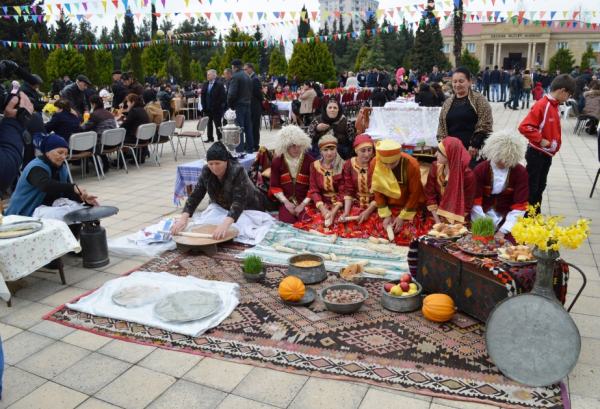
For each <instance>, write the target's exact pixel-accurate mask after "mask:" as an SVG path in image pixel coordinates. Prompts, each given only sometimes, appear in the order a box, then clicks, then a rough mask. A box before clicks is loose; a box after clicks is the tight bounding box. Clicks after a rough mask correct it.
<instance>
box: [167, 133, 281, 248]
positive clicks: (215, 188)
mask: <svg viewBox="0 0 600 409" xmlns="http://www.w3.org/2000/svg"><path fill="white" fill-rule="evenodd" d="M206 161H207V165H206V166H204V168H202V173H201V174H200V178H199V179H198V184H197V185H196V187H195V188H194V191H193V192H192V194H191V195H190V197H188V199H187V202H186V203H185V207H184V208H183V212H182V214H181V217H180V218H179V220H178V221H177V222H176V223H175V224H174V225H173V227H172V228H171V233H172V234H177V233H179V232H180V231H182V230H183V229H185V227H186V226H187V224H188V221H189V218H190V217H191V216H192V215H193V214H194V211H196V208H197V207H198V205H199V204H200V202H201V201H202V199H204V196H205V195H206V194H207V193H208V197H209V198H210V201H211V202H212V203H216V204H218V205H219V206H221V207H222V208H224V209H226V210H228V213H227V216H226V217H225V219H224V220H223V221H222V222H221V224H220V225H219V226H218V227H217V228H216V229H215V231H214V233H213V238H214V239H215V240H220V239H222V238H223V237H225V234H226V233H227V230H228V229H229V227H230V226H231V225H232V224H233V223H235V222H236V221H237V220H238V218H239V217H240V216H241V214H242V212H243V211H244V210H258V211H266V210H274V206H273V204H272V203H271V202H270V201H269V199H268V198H267V196H266V195H265V194H264V193H263V192H261V191H260V190H259V189H258V188H257V187H256V186H255V185H254V184H253V183H252V182H251V181H250V178H249V177H248V174H247V173H246V171H245V170H244V168H243V167H242V165H240V164H239V163H238V161H237V160H236V159H234V158H233V157H232V156H231V155H230V154H229V152H228V151H227V148H226V147H225V145H223V144H222V143H221V142H216V143H215V144H213V145H212V146H211V147H210V149H209V150H208V152H207V153H206Z"/></svg>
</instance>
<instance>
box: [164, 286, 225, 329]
mask: <svg viewBox="0 0 600 409" xmlns="http://www.w3.org/2000/svg"><path fill="white" fill-rule="evenodd" d="M222 304H223V302H222V301H221V297H219V295H218V294H215V293H211V292H208V291H197V290H192V291H179V292H176V293H173V294H169V295H167V296H166V297H165V298H163V299H162V300H160V301H159V302H158V303H157V304H156V305H155V306H154V313H155V314H156V316H157V317H158V318H159V319H160V320H162V321H166V322H188V321H196V320H200V319H202V318H206V317H208V316H210V315H212V314H214V313H215V312H217V311H218V310H219V308H221V306H222Z"/></svg>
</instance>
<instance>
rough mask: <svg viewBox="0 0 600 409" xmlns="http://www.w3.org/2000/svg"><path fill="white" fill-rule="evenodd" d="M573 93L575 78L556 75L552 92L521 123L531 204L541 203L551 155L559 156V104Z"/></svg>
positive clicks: (535, 105) (536, 104)
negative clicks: (525, 143)
mask: <svg viewBox="0 0 600 409" xmlns="http://www.w3.org/2000/svg"><path fill="white" fill-rule="evenodd" d="M573 92H575V80H574V79H573V77H571V76H570V75H568V74H562V75H559V76H557V77H556V78H554V80H553V81H552V84H550V93H549V94H547V95H545V96H544V97H543V98H542V99H540V100H539V101H537V102H536V103H535V104H534V105H533V106H532V107H531V110H530V111H529V113H528V114H527V116H526V117H525V119H523V121H522V122H521V124H520V125H519V132H521V133H522V134H523V135H524V136H525V137H526V138H527V139H528V140H529V146H528V147H527V154H526V155H525V159H526V160H527V173H528V174H529V204H530V205H538V204H539V205H541V203H542V194H543V193H544V190H545V189H546V180H547V178H548V172H549V171H550V165H552V157H553V156H554V155H556V153H557V152H558V150H559V149H560V144H561V129H560V114H559V112H558V105H559V104H561V103H563V102H566V101H567V100H568V99H569V97H571V95H573Z"/></svg>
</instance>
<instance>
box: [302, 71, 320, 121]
mask: <svg viewBox="0 0 600 409" xmlns="http://www.w3.org/2000/svg"><path fill="white" fill-rule="evenodd" d="M316 97H317V92H316V91H315V90H314V88H313V85H312V84H311V82H310V81H306V82H305V83H304V84H303V85H302V90H301V91H300V95H298V99H299V100H300V119H301V121H300V122H301V124H303V125H304V126H308V124H309V123H310V121H311V120H312V118H311V117H312V114H313V102H314V100H315V98H316Z"/></svg>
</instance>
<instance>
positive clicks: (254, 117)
mask: <svg viewBox="0 0 600 409" xmlns="http://www.w3.org/2000/svg"><path fill="white" fill-rule="evenodd" d="M244 71H245V72H246V74H248V76H249V77H250V79H251V80H252V92H251V97H250V117H251V121H252V140H253V142H254V146H253V148H254V151H255V152H258V147H259V145H260V117H261V116H262V92H261V86H260V79H259V78H258V75H256V72H255V71H254V64H252V63H249V62H247V63H246V64H244Z"/></svg>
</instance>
